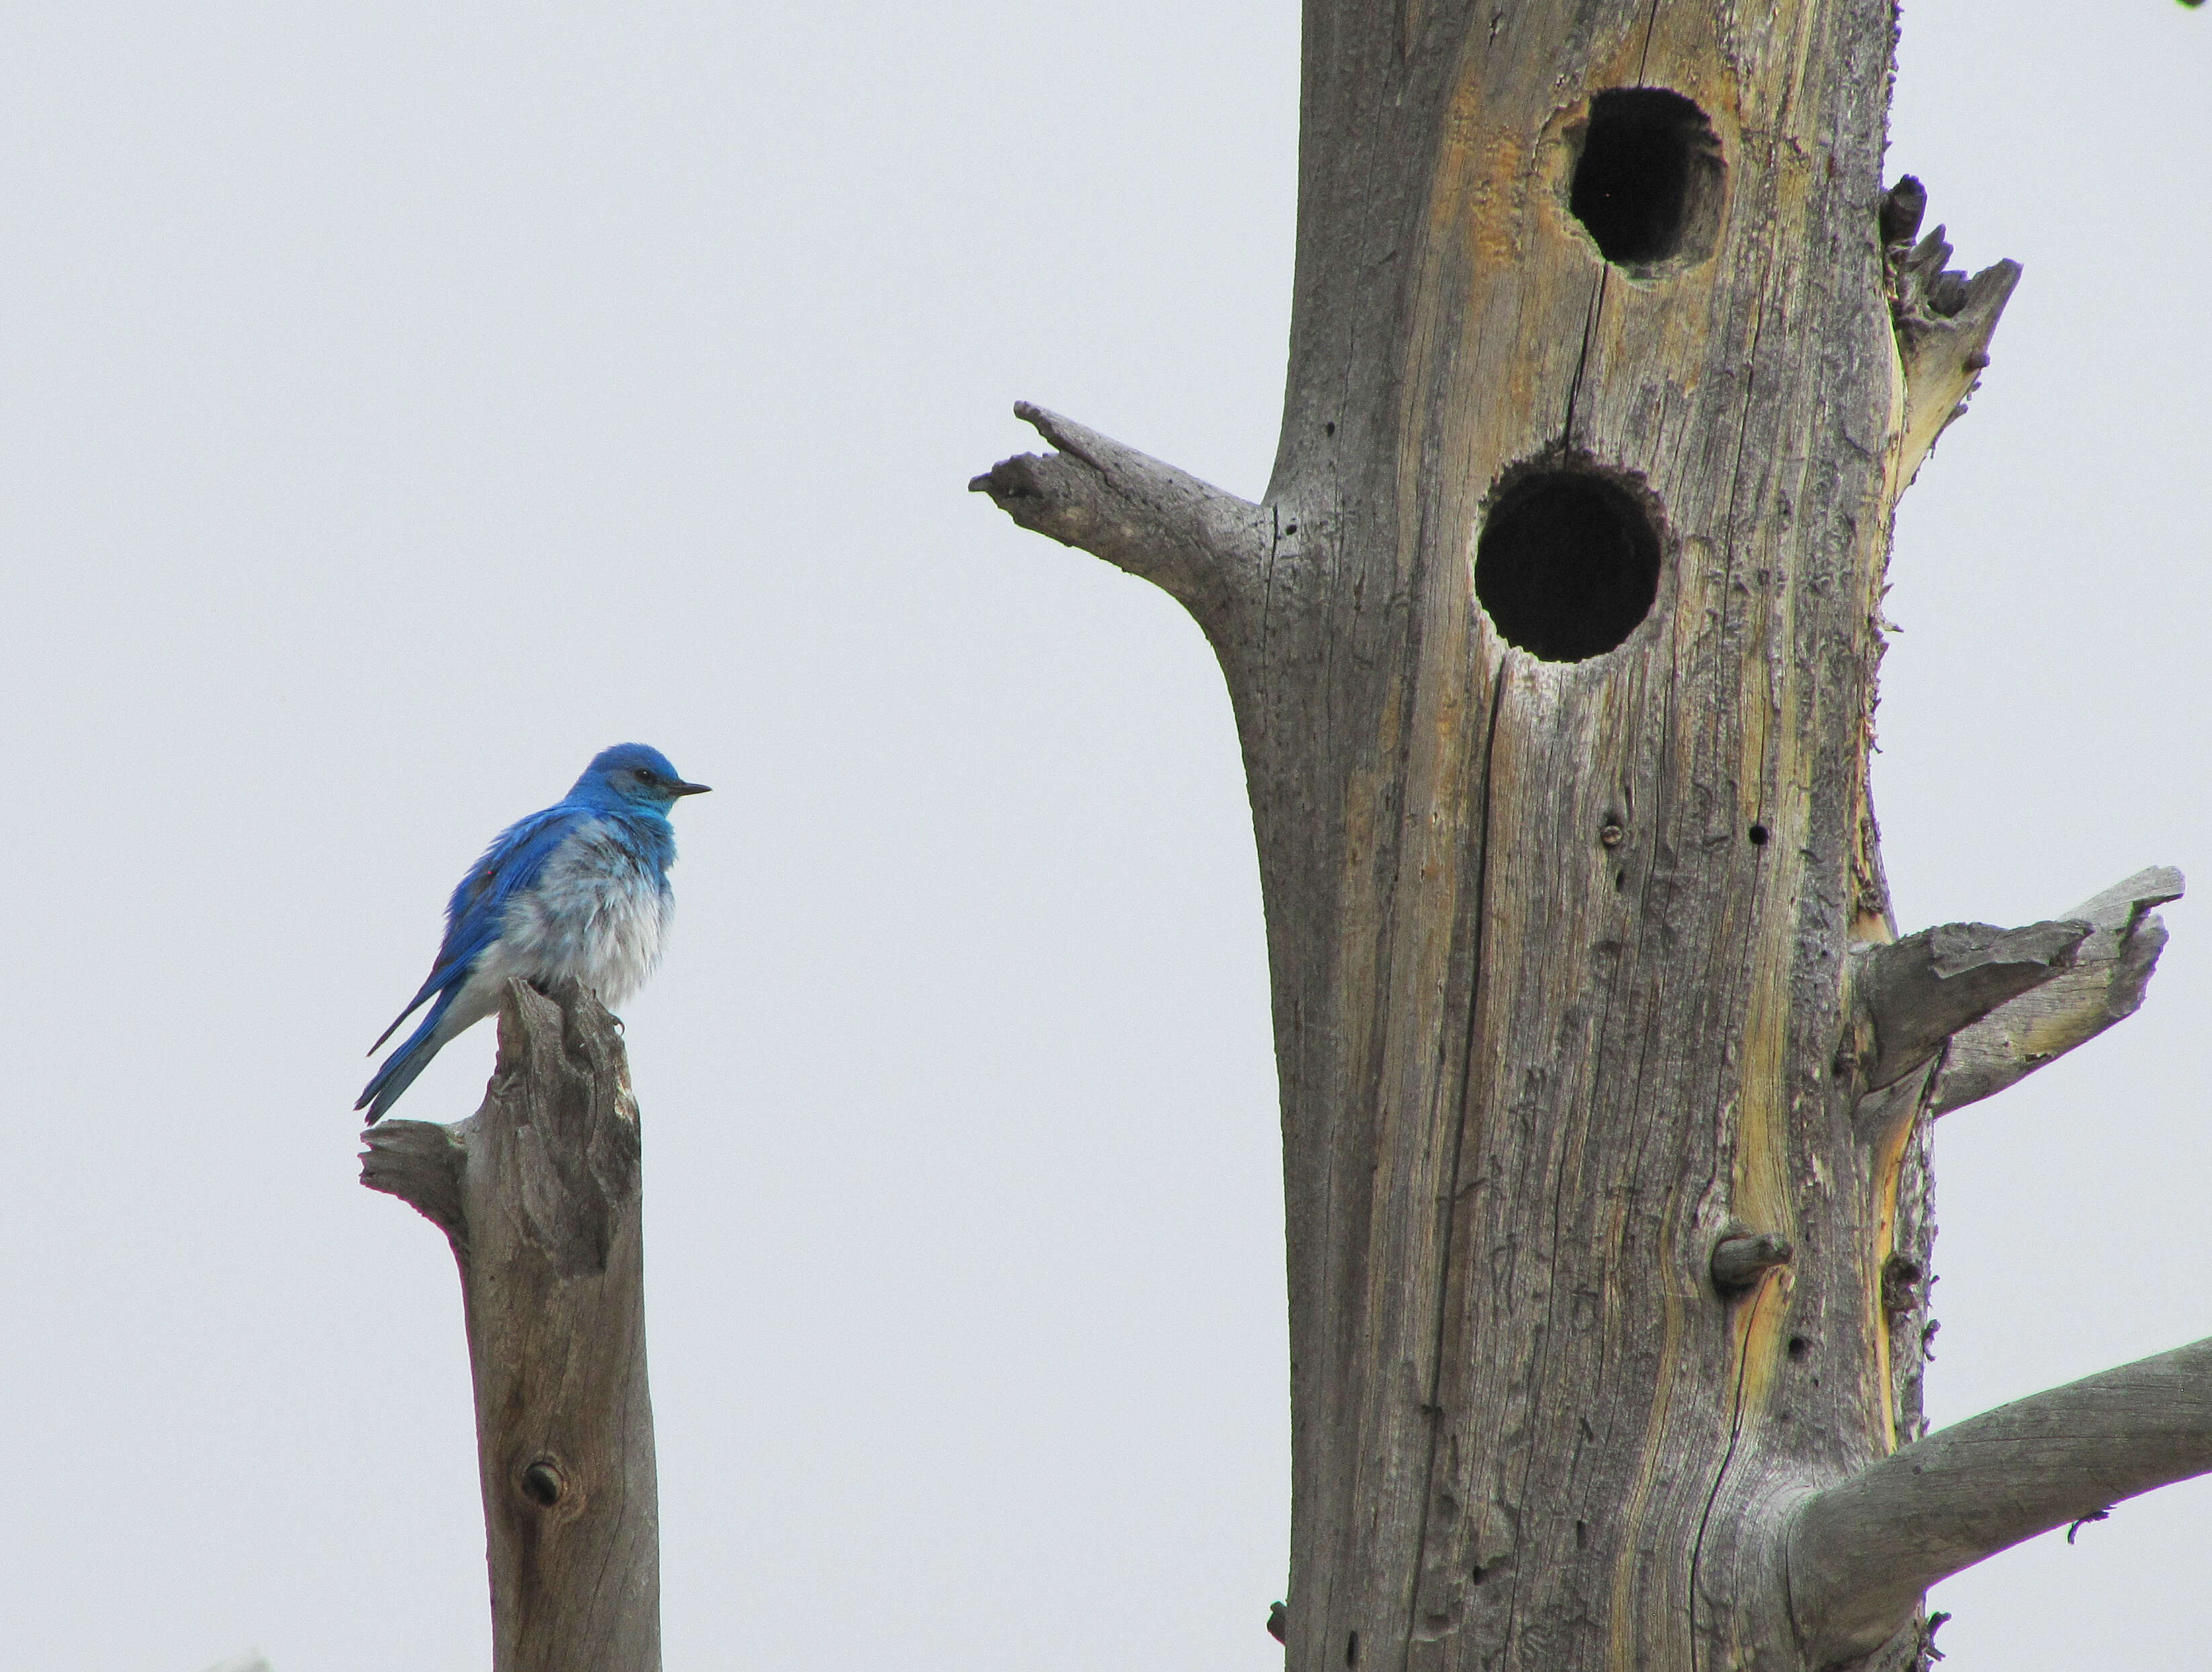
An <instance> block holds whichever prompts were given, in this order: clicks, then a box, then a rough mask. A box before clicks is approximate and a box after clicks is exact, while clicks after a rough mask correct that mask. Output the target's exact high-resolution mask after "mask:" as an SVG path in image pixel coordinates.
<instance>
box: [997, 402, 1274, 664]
mask: <svg viewBox="0 0 2212 1672" xmlns="http://www.w3.org/2000/svg"><path fill="white" fill-rule="evenodd" d="M1014 414H1015V416H1017V417H1019V418H1021V419H1023V420H1024V421H1025V422H1027V423H1030V424H1031V425H1034V426H1035V427H1036V431H1037V433H1038V434H1039V435H1042V436H1043V437H1044V438H1045V440H1046V441H1049V442H1051V443H1052V445H1053V446H1054V447H1055V448H1057V449H1058V451H1057V452H1054V453H1045V454H1042V455H1039V454H1037V453H1018V454H1017V455H1016V456H1015V457H1013V458H1012V459H1001V460H1000V462H999V463H997V464H996V465H993V466H992V467H991V468H990V469H989V470H988V471H986V472H985V473H984V474H983V475H981V476H979V477H975V479H974V480H973V481H971V482H970V483H969V484H968V488H969V492H971V493H978V494H988V495H989V496H991V500H992V502H993V503H994V504H995V505H996V506H997V507H998V508H1000V510H1001V511H1004V512H1005V513H1006V514H1007V515H1008V516H1010V517H1012V519H1013V520H1015V521H1016V522H1018V523H1019V524H1020V525H1021V526H1023V527H1024V528H1027V529H1030V530H1033V531H1034V532H1036V533H1039V534H1048V535H1050V536H1051V537H1052V538H1054V539H1055V540H1058V541H1059V542H1060V544H1062V545H1072V546H1078V547H1080V548H1081V549H1082V550H1085V551H1088V552H1090V553H1091V555H1092V556H1097V557H1103V558H1104V559H1105V560H1106V561H1107V562H1109V563H1112V564H1113V565H1115V567H1116V568H1121V569H1126V570H1127V571H1128V572H1129V573H1130V574H1131V575H1139V576H1141V577H1142V578H1144V579H1145V580H1146V581H1152V583H1153V584H1154V585H1155V586H1158V587H1162V588H1163V589H1164V590H1165V591H1167V592H1169V593H1173V594H1174V595H1175V596H1176V598H1178V599H1181V600H1182V603H1183V605H1185V606H1186V607H1187V608H1188V610H1189V611H1190V612H1191V613H1192V614H1193V615H1194V616H1195V617H1198V621H1199V624H1200V626H1202V627H1204V628H1205V629H1206V631H1207V632H1208V634H1209V635H1215V634H1216V633H1217V629H1218V628H1225V627H1227V626H1228V625H1229V624H1230V623H1231V618H1232V617H1233V614H1234V612H1235V611H1236V610H1237V606H1238V605H1240V604H1241V603H1242V602H1243V599H1245V598H1246V597H1248V596H1249V595H1250V594H1251V593H1254V592H1255V591H1256V589H1257V587H1258V586H1259V583H1260V579H1261V569H1262V568H1263V567H1264V565H1265V564H1266V562H1267V556H1268V553H1269V552H1270V551H1271V550H1273V545H1274V521H1273V516H1272V514H1270V513H1269V512H1268V511H1267V508H1265V507H1263V506H1258V505H1255V504H1253V503H1252V502H1250V501H1249V500H1243V499H1239V498H1237V496H1236V495H1234V494H1225V493H1224V492H1222V491H1221V489H1218V488H1216V487H1213V486H1211V485H1210V484H1208V483H1204V482H1201V481H1200V480H1199V479H1198V478H1197V477H1194V476H1192V475H1190V474H1189V473H1188V472H1187V471H1179V470H1177V469H1176V467H1175V466H1174V465H1165V464H1162V463H1161V462H1160V461H1159V460H1158V459H1154V458H1152V456H1151V455H1150V454H1148V453H1139V452H1138V451H1137V450H1136V449H1135V448H1134V447H1123V446H1122V445H1121V443H1120V442H1119V441H1114V440H1112V439H1111V438H1110V437H1108V436H1104V435H1100V434H1099V433H1098V432H1097V430H1095V429H1085V428H1084V427H1083V426H1082V425H1081V424H1079V423H1074V422H1073V421H1072V420H1070V419H1067V418H1063V417H1061V416H1060V415H1059V414H1058V413H1056V412H1048V411H1047V410H1045V409H1044V408H1042V407H1041V406H1033V405H1031V404H1030V403H1029V402H1027V401H1018V402H1016V403H1015V404H1014ZM1217 643H1218V636H1217Z"/></svg>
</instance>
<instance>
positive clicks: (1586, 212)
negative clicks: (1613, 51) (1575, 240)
mask: <svg viewBox="0 0 2212 1672" xmlns="http://www.w3.org/2000/svg"><path fill="white" fill-rule="evenodd" d="M1725 181H1726V171H1725V169H1724V168H1723V165H1722V162H1721V144H1720V140H1719V139H1718V138H1717V137H1716V136H1715V134H1714V133H1713V129H1712V124H1711V123H1710V122H1708V121H1706V120H1705V112H1703V111H1701V110H1699V108H1698V107H1697V106H1696V105H1694V104H1693V103H1692V102H1691V101H1690V100H1687V99H1685V98H1684V97H1683V96H1682V95H1681V94H1679V93H1669V92H1668V90H1667V89H1666V88H1659V87H1617V88H1611V89H1610V90H1608V91H1607V92H1604V93H1601V94H1598V95H1597V96H1596V97H1595V99H1593V100H1590V107H1589V118H1588V119H1587V120H1586V121H1585V122H1584V123H1583V126H1582V144H1581V149H1580V152H1579V154H1578V155H1577V156H1576V158H1575V168H1574V175H1573V179H1572V181H1571V184H1570V185H1569V187H1568V192H1567V207H1568V208H1569V209H1570V210H1572V211H1573V212H1574V216H1575V218H1576V219H1577V221H1580V222H1582V223H1583V229H1584V230H1585V231H1587V232H1588V233H1589V235H1590V237H1591V238H1592V239H1593V240H1595V241H1596V244H1597V247H1598V250H1599V252H1600V253H1601V254H1602V255H1603V256H1604V257H1605V258H1606V259H1607V261H1610V262H1612V263H1613V264H1614V265H1615V266H1619V267H1626V268H1628V269H1630V270H1632V271H1635V270H1638V269H1643V270H1649V269H1650V268H1654V267H1656V266H1658V265H1659V264H1662V263H1663V262H1680V263H1683V264H1687V263H1690V262H1694V261H1702V260H1704V259H1705V258H1706V257H1707V256H1709V255H1711V253H1712V252H1713V246H1714V245H1715V244H1716V243H1717V241H1718V239H1719V234H1720V221H1721V198H1722V194H1723V185H1725Z"/></svg>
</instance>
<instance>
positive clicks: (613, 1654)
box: [362, 981, 660, 1672]
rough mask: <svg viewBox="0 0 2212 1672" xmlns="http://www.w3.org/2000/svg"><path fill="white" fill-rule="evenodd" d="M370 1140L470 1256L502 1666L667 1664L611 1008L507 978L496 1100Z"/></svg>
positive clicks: (474, 1367) (639, 1282)
mask: <svg viewBox="0 0 2212 1672" xmlns="http://www.w3.org/2000/svg"><path fill="white" fill-rule="evenodd" d="M362 1136H363V1140H364V1141H365V1142H366V1143H367V1144H368V1152H367V1153H365V1154H364V1155H363V1156H362V1183H364V1184H366V1185H367V1186H368V1188H369V1189H372V1190H381V1191H384V1192H386V1194H387V1195H395V1196H398V1198H399V1199H400V1200H401V1201H405V1202H407V1203H408V1204H410V1206H412V1207H415V1208H416V1209H417V1210H418V1211H419V1212H420V1213H422V1215H423V1216H424V1217H425V1218H426V1219H429V1220H430V1222H431V1223H432V1224H434V1225H437V1226H438V1227H439V1229H441V1231H445V1233H446V1234H447V1237H448V1239H449V1240H450V1241H451V1242H452V1243H453V1254H454V1257H455V1259H456V1260H457V1261H458V1262H459V1267H460V1273H461V1289H462V1294H463V1298H464V1299H465V1303H466V1307H467V1316H468V1338H469V1359H470V1366H471V1371H472V1373H473V1377H474V1381H475V1385H476V1409H477V1464H478V1471H479V1474H480V1476H481V1480H482V1485H483V1501H484V1527H485V1533H486V1543H487V1555H488V1559H489V1566H490V1570H491V1606H492V1666H493V1669H494V1672H658V1669H659V1665H660V1553H659V1500H658V1495H657V1488H656V1484H655V1478H654V1470H653V1405H652V1398H651V1395H650V1393H649V1391H648V1389H647V1383H646V1364H645V1280H644V1254H643V1244H642V1243H641V1235H640V1224H639V1218H640V1205H641V1195H640V1190H641V1170H640V1162H639V1140H638V1116H637V1105H636V1103H635V1099H634V1098H633V1097H632V1096H631V1094H630V1086H629V1063H628V1061H627V1059H626V1057H625V1055H624V1053H623V1044H622V1038H621V1036H620V1035H619V1034H618V1033H617V1031H616V1025H615V1020H614V1018H613V1017H611V1016H610V1015H609V1014H608V1013H607V1012H606V1010H605V1008H604V1007H603V1006H601V1005H600V1004H599V1001H598V1000H596V999H595V998H593V997H592V996H591V995H590V994H586V993H585V992H584V991H583V990H582V989H581V988H578V987H577V986H576V985H575V984H574V983H573V982H563V983H561V984H560V985H559V986H558V987H557V988H555V989H554V990H553V991H552V992H551V993H550V994H548V993H541V992H539V991H538V989H536V988H533V987H531V986H530V985H528V984H527V983H526V982H520V981H513V982H508V983H507V995H506V999H505V1001H504V1003H503V1004H502V1006H501V1011H500V1021H499V1062H498V1066H497V1067H495V1069H494V1070H493V1073H492V1079H491V1084H490V1086H489V1089H488V1090H487V1091H486V1093H485V1096H484V1101H483V1107H482V1108H481V1109H479V1110H477V1113H476V1114H475V1115H474V1116H472V1117H471V1118H470V1119H468V1120H466V1121H464V1122H460V1123H459V1125H457V1126H452V1127H445V1126H436V1125H433V1124H430V1123H429V1122H422V1121H385V1122H381V1123H380V1124H379V1125H377V1126H374V1127H372V1128H369V1130H368V1132H366V1133H365V1134H362Z"/></svg>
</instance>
